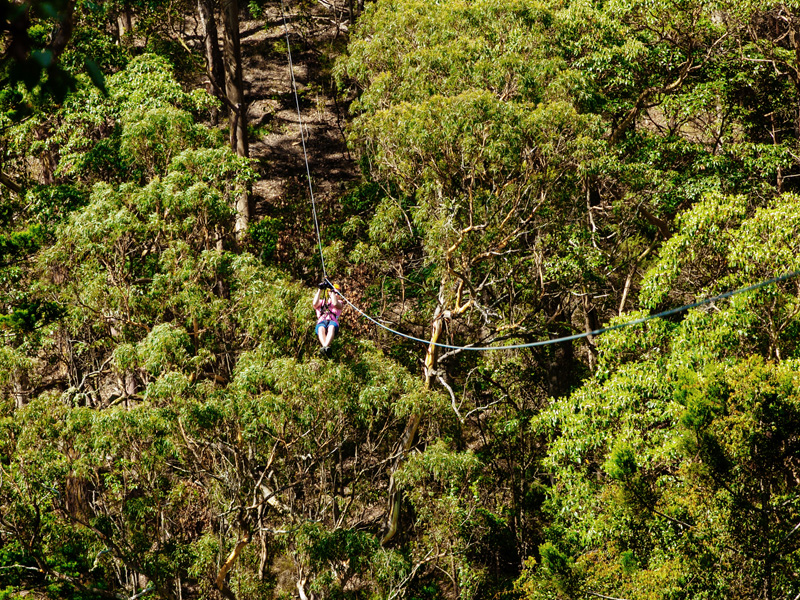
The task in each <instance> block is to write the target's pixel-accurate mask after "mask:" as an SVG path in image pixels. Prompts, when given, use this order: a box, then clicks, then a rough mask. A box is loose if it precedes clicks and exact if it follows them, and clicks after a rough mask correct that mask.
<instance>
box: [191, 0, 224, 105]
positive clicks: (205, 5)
mask: <svg viewBox="0 0 800 600" xmlns="http://www.w3.org/2000/svg"><path fill="white" fill-rule="evenodd" d="M197 13H198V15H199V16H200V21H201V22H202V23H203V31H204V33H205V52H206V68H207V70H208V79H209V81H210V82H211V87H212V89H213V92H214V95H215V96H217V97H218V98H220V99H221V100H223V101H225V100H226V99H227V97H226V94H225V67H224V65H223V63H222V51H221V50H220V49H219V34H218V32H217V20H216V18H215V17H214V0H197Z"/></svg>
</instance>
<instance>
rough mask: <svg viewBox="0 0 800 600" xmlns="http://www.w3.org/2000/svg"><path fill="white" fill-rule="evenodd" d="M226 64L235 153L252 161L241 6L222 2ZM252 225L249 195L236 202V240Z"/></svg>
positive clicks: (226, 93) (231, 1) (240, 196)
mask: <svg viewBox="0 0 800 600" xmlns="http://www.w3.org/2000/svg"><path fill="white" fill-rule="evenodd" d="M222 23H223V26H224V29H225V33H224V37H223V51H222V55H223V62H224V64H225V95H226V96H227V97H228V109H229V111H230V143H231V149H232V150H233V151H234V152H236V154H238V155H239V156H244V157H248V156H249V155H250V148H249V146H248V143H247V105H246V103H245V98H244V84H243V81H242V52H241V47H240V44H239V2H238V0H222ZM249 222H250V198H249V194H248V193H247V192H246V191H245V192H242V193H241V194H240V195H239V197H238V198H237V199H236V225H235V227H234V231H235V232H236V238H237V239H241V237H242V236H243V235H244V232H245V231H246V229H247V225H248V223H249Z"/></svg>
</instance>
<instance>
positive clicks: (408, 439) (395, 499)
mask: <svg viewBox="0 0 800 600" xmlns="http://www.w3.org/2000/svg"><path fill="white" fill-rule="evenodd" d="M443 289H444V285H442V289H441V290H440V292H439V305H438V306H437V307H436V311H435V312H434V314H433V323H432V325H431V341H430V344H428V350H427V351H426V352H425V372H424V373H423V375H424V376H425V389H426V390H427V389H430V387H431V378H432V377H433V375H434V373H435V372H436V368H435V365H436V344H437V343H438V342H439V337H440V336H441V334H442V324H443V316H444V312H445V311H444V310H443V308H442V306H443V303H444V299H443V293H442V292H443ZM421 420H422V415H421V414H420V413H418V412H417V413H414V414H412V415H411V416H410V417H409V419H408V423H407V424H406V429H405V431H404V432H403V436H402V437H401V438H400V442H399V443H398V445H397V451H396V453H395V454H396V458H395V460H394V463H393V464H392V472H391V475H390V476H389V513H388V515H387V518H386V526H385V528H386V533H384V535H383V538H381V544H382V545H384V546H385V545H386V544H387V543H389V541H390V540H391V539H392V538H393V537H394V536H395V534H396V533H397V528H398V524H399V522H400V492H399V490H398V489H397V486H396V483H395V479H394V475H395V473H397V471H398V470H399V469H400V466H401V465H402V463H403V460H404V459H405V457H406V456H407V455H408V453H409V451H410V450H411V446H412V444H413V443H414V436H416V434H417V430H418V429H419V424H420V421H421Z"/></svg>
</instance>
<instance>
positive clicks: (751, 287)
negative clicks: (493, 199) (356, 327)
mask: <svg viewBox="0 0 800 600" xmlns="http://www.w3.org/2000/svg"><path fill="white" fill-rule="evenodd" d="M798 275H800V271H792V272H791V273H786V274H784V275H781V276H779V277H773V278H772V279H767V280H766V281H761V282H759V283H755V284H753V285H749V286H747V287H743V288H738V289H735V290H731V291H728V292H724V293H722V294H718V295H716V296H712V297H710V298H704V299H702V300H698V301H697V302H692V303H691V304H684V305H683V306H679V307H677V308H671V309H669V310H665V311H662V312H660V313H656V314H654V315H647V316H645V317H640V318H638V319H633V320H632V321H625V322H624V323H617V324H616V325H610V326H608V327H601V328H600V329H595V330H594V331H586V332H584V333H576V334H575V335H567V336H564V337H560V338H553V339H549V340H540V341H538V342H529V343H527V344H512V345H508V346H451V345H450V344H440V343H439V342H431V341H430V340H424V339H422V338H418V337H414V336H412V335H407V334H405V333H403V332H401V331H397V330H395V329H392V328H390V327H387V326H386V325H384V324H383V323H381V322H379V321H377V320H376V319H374V318H372V317H370V316H369V315H368V314H366V313H365V312H363V311H362V310H360V309H359V308H358V307H357V306H355V305H354V304H353V303H352V302H350V300H348V299H347V298H346V297H345V296H344V295H343V294H342V293H341V292H339V295H340V296H341V297H342V299H344V301H345V302H347V304H348V305H349V306H350V308H352V309H353V310H355V311H356V312H357V313H359V314H360V315H361V316H362V317H364V318H366V319H367V320H369V321H371V322H373V323H374V324H375V325H377V326H378V327H380V328H382V329H385V330H386V331H388V332H390V333H393V334H394V335H397V336H400V337H403V338H406V339H408V340H412V341H414V342H422V343H423V344H428V345H433V346H436V347H438V348H447V349H450V350H475V351H480V352H485V351H488V350H519V349H522V348H535V347H537V346H549V345H550V344H560V343H561V342H571V341H573V340H579V339H581V338H585V337H589V336H596V335H600V334H603V333H607V332H609V331H614V330H616V329H622V328H624V327H630V326H631V325H639V324H640V323H645V322H647V321H651V320H653V319H663V318H664V317H668V316H670V315H674V314H677V313H681V312H684V311H687V310H691V309H692V308H697V307H698V306H703V305H705V304H712V303H713V302H716V301H717V300H722V299H724V298H730V297H731V296H736V295H737V294H743V293H745V292H752V291H753V290H757V289H759V288H762V287H765V286H767V285H771V284H773V283H779V282H781V281H785V280H787V279H791V278H792V277H797V276H798ZM325 281H328V280H327V279H326V280H325ZM328 283H330V282H328Z"/></svg>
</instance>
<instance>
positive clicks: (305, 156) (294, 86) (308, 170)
mask: <svg viewBox="0 0 800 600" xmlns="http://www.w3.org/2000/svg"><path fill="white" fill-rule="evenodd" d="M281 17H282V18H283V31H284V33H285V34H286V51H287V53H288V54H289V74H290V75H291V76H292V91H293V92H294V102H295V105H296V106H297V122H298V123H299V124H300V140H301V142H302V143H303V159H304V160H305V162H306V177H307V178H308V193H309V194H310V195H311V213H312V215H313V216H314V230H315V231H316V233H317V246H318V247H319V262H320V264H321V265H322V275H323V277H324V279H325V280H326V281H327V279H328V273H327V271H326V270H325V257H324V256H323V255H322V237H321V236H320V234H319V221H318V219H317V203H316V201H315V200H314V187H313V186H312V185H311V168H310V167H309V166H308V152H307V151H306V136H305V132H304V129H303V117H302V116H300V96H298V94H297V82H296V81H295V79H294V64H293V62H292V45H291V43H290V42H289V26H288V25H287V24H286V11H285V7H284V3H283V0H281Z"/></svg>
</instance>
